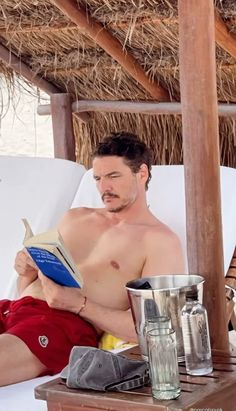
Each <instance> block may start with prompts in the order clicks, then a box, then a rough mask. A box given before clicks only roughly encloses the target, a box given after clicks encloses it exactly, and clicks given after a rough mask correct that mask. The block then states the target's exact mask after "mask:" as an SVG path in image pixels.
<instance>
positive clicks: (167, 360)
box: [146, 328, 180, 400]
mask: <svg viewBox="0 0 236 411" xmlns="http://www.w3.org/2000/svg"><path fill="white" fill-rule="evenodd" d="M146 338H147V346H148V360H149V371H150V378H151V384H152V395H153V397H154V398H157V399H159V400H170V399H173V398H177V397H178V396H179V395H180V383H179V369H178V358H177V348H176V336H175V331H174V330H173V329H171V328H155V329H152V330H150V331H148V332H147V335H146Z"/></svg>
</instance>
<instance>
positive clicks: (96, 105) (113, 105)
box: [37, 100, 236, 117]
mask: <svg viewBox="0 0 236 411" xmlns="http://www.w3.org/2000/svg"><path fill="white" fill-rule="evenodd" d="M84 111H86V112H88V111H93V112H100V111H101V112H105V113H138V114H150V115H161V114H162V115H163V114H166V115H170V114H172V115H181V114H182V108H181V103H155V102H151V101H146V102H138V101H125V100H123V101H114V100H112V101H98V100H78V101H74V102H73V103H72V112H73V113H83V112H84ZM37 113H38V114H39V115H41V116H44V115H49V114H51V106H50V104H40V105H39V106H38V108H37ZM218 114H219V116H222V117H236V104H219V105H218Z"/></svg>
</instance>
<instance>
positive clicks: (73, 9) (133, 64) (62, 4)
mask: <svg viewBox="0 0 236 411" xmlns="http://www.w3.org/2000/svg"><path fill="white" fill-rule="evenodd" d="M51 2H52V3H53V4H54V5H55V6H56V7H57V8H59V9H60V10H61V11H62V12H63V13H64V14H65V15H66V16H67V17H69V18H70V19H71V20H72V21H73V22H74V23H76V24H77V25H78V26H79V28H80V31H81V33H83V34H84V35H87V36H89V37H90V38H91V39H92V40H94V42H95V43H97V44H98V45H99V46H100V47H102V48H103V49H104V50H105V51H106V52H107V53H108V54H109V55H110V56H112V57H113V58H114V59H115V60H116V61H117V62H118V63H119V64H120V65H121V66H122V67H123V68H124V69H125V70H126V71H127V72H128V73H129V74H130V75H131V76H132V77H133V78H134V79H135V80H136V81H137V82H138V83H140V84H141V85H142V86H143V87H144V89H145V90H147V91H148V92H149V93H150V95H151V96H152V97H153V98H155V99H156V100H158V101H169V100H170V96H169V93H168V91H167V90H165V89H164V88H163V87H161V86H159V85H158V84H157V83H156V82H152V81H151V80H150V79H149V78H148V76H147V74H146V73H145V71H144V70H143V68H142V67H141V66H140V64H139V63H138V62H137V60H136V59H135V58H134V57H133V56H132V55H131V54H130V53H128V52H127V51H124V50H123V46H122V44H121V43H120V42H119V41H118V40H117V39H116V38H115V37H113V36H112V34H111V33H110V32H109V31H108V30H107V29H106V28H105V27H104V26H103V25H102V24H100V23H98V22H97V21H95V20H94V19H92V18H91V17H90V16H89V14H88V12H87V11H84V10H83V9H82V8H79V5H78V3H77V2H76V1H75V0H51Z"/></svg>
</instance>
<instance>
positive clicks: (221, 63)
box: [0, 0, 236, 167]
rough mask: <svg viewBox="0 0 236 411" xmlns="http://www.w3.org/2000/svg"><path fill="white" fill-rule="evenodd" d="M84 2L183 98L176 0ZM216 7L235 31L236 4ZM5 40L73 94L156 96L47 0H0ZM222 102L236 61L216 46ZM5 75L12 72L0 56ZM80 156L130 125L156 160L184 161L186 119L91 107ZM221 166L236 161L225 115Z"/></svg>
mask: <svg viewBox="0 0 236 411" xmlns="http://www.w3.org/2000/svg"><path fill="white" fill-rule="evenodd" d="M77 3H78V7H83V9H85V10H86V12H87V13H88V14H89V15H90V16H91V17H92V18H94V19H95V20H96V21H97V22H99V23H101V24H102V25H103V26H104V27H106V29H107V30H109V32H110V33H111V34H112V35H113V36H114V37H115V38H117V39H118V40H119V41H120V43H121V44H122V46H123V50H124V51H125V52H127V53H130V54H131V55H132V56H133V57H135V59H136V60H137V61H138V62H139V64H140V66H141V67H142V68H143V70H144V71H145V72H146V73H147V74H148V75H149V77H150V78H151V80H152V81H153V82H156V83H157V84H159V85H160V86H162V87H163V88H164V89H166V90H167V91H168V93H169V95H170V99H173V100H176V101H180V85H179V56H178V16H177V0H109V1H107V0H86V3H85V2H83V3H82V2H81V1H80V0H79V1H77ZM215 5H216V7H217V8H218V10H219V13H220V15H221V17H222V19H223V20H224V22H225V24H226V25H227V27H228V28H229V29H230V31H231V33H236V2H235V1H234V0H216V1H215ZM0 42H1V43H2V44H3V45H5V46H6V47H7V48H8V49H9V50H11V51H12V52H13V53H14V54H15V55H17V56H19V57H20V59H21V61H23V62H24V63H26V64H27V65H28V66H29V67H30V68H31V69H32V70H33V71H34V72H35V73H36V74H38V75H40V76H42V77H43V78H44V79H47V80H48V81H50V82H51V83H53V84H55V85H56V86H57V87H58V88H59V89H60V90H61V91H64V92H69V93H71V95H72V97H73V99H77V98H83V99H93V100H130V101H137V100H138V101H147V100H148V101H150V100H152V97H151V96H150V94H149V93H148V92H147V91H146V90H145V89H144V88H143V87H142V86H141V85H140V84H139V83H138V82H137V81H136V80H135V79H133V78H132V77H131V76H130V75H129V74H128V73H127V72H126V71H125V70H124V69H123V68H122V67H121V66H120V65H119V63H117V62H116V61H115V60H114V59H113V58H112V57H110V56H109V55H108V54H107V53H106V52H105V51H104V50H103V49H102V48H101V47H99V46H98V45H97V44H96V43H95V41H94V40H92V39H91V38H90V37H88V36H87V35H85V34H84V33H83V32H82V31H81V30H80V28H79V27H78V26H77V25H76V24H74V23H73V22H72V21H71V20H70V19H69V18H68V17H66V16H65V15H64V14H63V13H62V12H61V11H60V10H59V9H58V8H57V7H55V6H54V5H53V2H50V1H49V0H40V1H39V0H23V1H20V0H1V5H0ZM216 60H217V91H218V100H219V101H220V102H227V103H229V102H236V81H235V79H236V61H235V58H233V57H232V56H231V55H230V54H228V53H227V52H226V51H224V50H223V49H221V48H220V47H217V48H216ZM0 73H1V74H2V76H4V77H5V78H7V79H8V81H10V80H11V79H13V71H12V69H10V68H9V67H8V66H7V65H6V64H5V63H4V62H1V60H0ZM74 126H75V134H76V144H77V158H78V160H79V161H80V162H82V163H83V164H85V165H86V166H89V165H90V153H91V150H92V149H93V146H94V144H96V143H97V142H98V141H99V140H100V139H101V138H102V136H103V135H105V134H106V133H109V132H110V131H118V130H128V131H132V132H135V133H137V134H139V135H140V137H141V138H142V139H144V140H145V141H146V142H147V143H148V144H149V145H150V146H151V148H152V149H153V152H154V160H155V163H156V164H174V163H181V162H182V127H181V117H180V116H176V115H175V116H174V115H168V116H167V115H159V116H157V115H143V114H128V113H127V114H118V113H117V114H116V113H113V114H111V113H105V112H100V113H91V119H90V121H89V122H87V123H84V122H81V121H80V120H78V118H75V119H74ZM219 130H220V149H221V164H224V165H229V166H232V167H236V137H235V120H234V119H232V118H227V119H226V118H224V119H223V118H220V122H219Z"/></svg>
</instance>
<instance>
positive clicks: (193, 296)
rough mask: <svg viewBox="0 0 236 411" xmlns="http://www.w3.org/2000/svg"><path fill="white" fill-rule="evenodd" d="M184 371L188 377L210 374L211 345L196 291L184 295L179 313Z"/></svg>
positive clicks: (205, 318) (205, 315) (204, 310)
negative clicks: (184, 300) (183, 302)
mask: <svg viewBox="0 0 236 411" xmlns="http://www.w3.org/2000/svg"><path fill="white" fill-rule="evenodd" d="M181 323H182V332H183V341H184V353H185V365H186V371H187V373H188V374H190V375H206V374H209V373H211V372H212V370H213V367H212V358H211V344H210V336H209V327H208V318H207V311H206V309H205V307H204V306H203V305H202V304H201V303H200V302H199V301H198V294H197V290H193V291H189V292H187V293H186V304H185V305H184V307H183V308H182V311H181Z"/></svg>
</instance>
